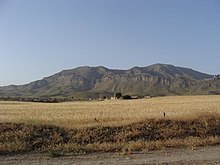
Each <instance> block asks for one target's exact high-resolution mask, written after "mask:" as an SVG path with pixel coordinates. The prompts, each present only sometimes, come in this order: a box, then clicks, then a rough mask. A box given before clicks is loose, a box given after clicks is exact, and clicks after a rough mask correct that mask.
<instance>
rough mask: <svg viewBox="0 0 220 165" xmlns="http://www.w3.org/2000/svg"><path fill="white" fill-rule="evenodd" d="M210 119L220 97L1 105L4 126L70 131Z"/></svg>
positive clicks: (218, 109) (219, 106)
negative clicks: (13, 124)
mask: <svg viewBox="0 0 220 165" xmlns="http://www.w3.org/2000/svg"><path fill="white" fill-rule="evenodd" d="M164 113H165V117H164ZM209 115H220V96H171V97H157V98H150V99H138V100H106V101H82V102H66V103H31V102H6V101H1V102H0V122H1V123H3V122H16V123H26V124H34V125H36V124H37V125H38V124H47V125H48V124H49V125H56V126H60V127H67V128H82V127H92V126H120V125H127V124H131V123H137V122H141V121H145V120H147V119H162V118H165V119H173V120H191V119H194V118H199V117H200V116H209Z"/></svg>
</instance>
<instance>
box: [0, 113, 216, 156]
mask: <svg viewBox="0 0 220 165" xmlns="http://www.w3.org/2000/svg"><path fill="white" fill-rule="evenodd" d="M0 132H1V134H0V154H1V153H2V154H4V153H16V152H27V151H56V152H57V151H62V152H73V153H76V154H83V153H88V152H109V151H111V152H122V153H123V154H128V153H132V152H133V151H142V152H147V151H148V150H155V149H162V148H173V147H194V146H206V145H216V144H220V118H216V117H215V116H207V117H202V118H200V119H194V120H191V121H189V120H188V121H176V120H164V119H157V120H154V119H151V120H148V121H145V122H141V123H134V124H131V125H124V126H116V127H88V128H80V129H67V128H60V127H56V126H48V125H38V126H37V125H26V124H13V123H2V124H0Z"/></svg>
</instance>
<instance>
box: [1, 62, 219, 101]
mask: <svg viewBox="0 0 220 165" xmlns="http://www.w3.org/2000/svg"><path fill="white" fill-rule="evenodd" d="M219 91H220V80H219V76H212V75H208V74H204V73H200V72H197V71H194V70H192V69H188V68H182V67H176V66H173V65H165V64H154V65H151V66H148V67H134V68H131V69H129V70H113V69H108V68H105V67H103V66H99V67H88V66H86V67H78V68H75V69H71V70H64V71H61V72H59V73H57V74H55V75H52V76H50V77H46V78H43V79H42V80H38V81H35V82H31V83H29V84H26V85H19V86H15V85H12V86H6V87H1V88H0V96H22V97H25V96H29V97H55V96H64V97H67V96H68V97H78V98H88V97H101V96H112V95H113V94H114V93H117V92H121V93H122V94H129V95H139V96H145V95H155V96H158V95H182V94H218V92H219ZM219 93H220V92H219Z"/></svg>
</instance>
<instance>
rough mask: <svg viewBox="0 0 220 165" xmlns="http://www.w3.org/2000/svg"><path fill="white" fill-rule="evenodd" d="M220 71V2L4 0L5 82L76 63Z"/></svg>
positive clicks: (1, 78)
mask: <svg viewBox="0 0 220 165" xmlns="http://www.w3.org/2000/svg"><path fill="white" fill-rule="evenodd" d="M154 63H166V64H173V65H176V66H183V67H189V68H192V69H195V70H198V71H201V72H205V73H209V74H219V73H220V0H181V1H180V0H0V86H4V85H9V84H24V83H28V82H30V81H34V80H37V79H41V78H43V77H45V76H50V75H52V74H54V73H56V72H59V71H61V70H63V69H71V68H75V67H78V66H84V65H87V66H100V65H103V66H106V67H109V68H115V69H128V68H131V67H133V66H148V65H151V64H154Z"/></svg>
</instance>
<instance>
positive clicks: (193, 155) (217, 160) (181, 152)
mask: <svg viewBox="0 0 220 165" xmlns="http://www.w3.org/2000/svg"><path fill="white" fill-rule="evenodd" d="M0 164H1V165H9V164H10V165H12V164H16V165H42V164H43V165H50V164H53V165H70V164H74V165H78V164H79V165H97V164H101V165H108V164H109V165H114V164H115V165H116V164H117V165H144V164H220V145H218V146H212V147H200V148H194V149H189V148H185V149H164V150H160V151H148V152H147V153H145V154H143V153H135V154H129V155H120V154H118V153H116V154H115V153H114V154H113V153H102V154H88V155H82V156H74V155H65V156H62V157H58V158H50V157H49V156H48V155H47V154H39V153H31V154H23V155H14V156H7V155H3V156H0Z"/></svg>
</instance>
